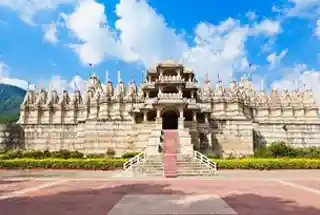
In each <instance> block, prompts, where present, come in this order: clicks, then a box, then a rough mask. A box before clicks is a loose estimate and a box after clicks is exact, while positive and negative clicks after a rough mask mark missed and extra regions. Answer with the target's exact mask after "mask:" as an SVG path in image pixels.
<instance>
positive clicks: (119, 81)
mask: <svg viewBox="0 0 320 215" xmlns="http://www.w3.org/2000/svg"><path fill="white" fill-rule="evenodd" d="M121 82H122V80H121V75H120V70H118V84H119V83H121Z"/></svg>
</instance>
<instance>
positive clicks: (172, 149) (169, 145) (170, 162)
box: [163, 131, 178, 178]
mask: <svg viewBox="0 0 320 215" xmlns="http://www.w3.org/2000/svg"><path fill="white" fill-rule="evenodd" d="M177 135H178V134H177V131H164V145H163V148H164V155H163V168H164V176H165V177H167V178H168V177H177V150H176V146H177V140H178V138H177Z"/></svg>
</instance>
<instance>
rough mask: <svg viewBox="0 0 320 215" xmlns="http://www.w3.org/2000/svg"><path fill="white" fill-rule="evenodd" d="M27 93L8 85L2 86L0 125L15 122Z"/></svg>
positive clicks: (0, 86) (0, 94) (0, 93)
mask: <svg viewBox="0 0 320 215" xmlns="http://www.w3.org/2000/svg"><path fill="white" fill-rule="evenodd" d="M25 94H26V91H25V90H23V89H21V88H19V87H16V86H11V85H7V84H0V123H5V122H6V121H10V122H12V121H13V122H15V121H16V119H17V116H19V112H20V104H21V103H22V101H23V99H24V96H25Z"/></svg>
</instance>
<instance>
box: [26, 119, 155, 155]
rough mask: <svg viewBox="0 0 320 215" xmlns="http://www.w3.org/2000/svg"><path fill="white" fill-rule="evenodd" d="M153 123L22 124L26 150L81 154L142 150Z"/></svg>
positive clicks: (120, 152) (121, 152) (117, 153)
mask: <svg viewBox="0 0 320 215" xmlns="http://www.w3.org/2000/svg"><path fill="white" fill-rule="evenodd" d="M153 127H154V123H142V124H132V122H131V121H104V122H101V121H86V123H79V124H77V125H25V126H24V139H25V148H26V149H27V150H32V149H39V150H46V149H48V150H50V151H56V150H60V149H68V150H78V151H81V152H83V153H85V154H91V153H106V152H107V151H108V149H111V150H114V151H115V152H116V155H117V156H120V155H122V154H123V153H125V152H132V151H135V152H139V151H143V150H144V148H145V147H146V145H147V142H148V140H149V135H150V132H151V130H152V128H153Z"/></svg>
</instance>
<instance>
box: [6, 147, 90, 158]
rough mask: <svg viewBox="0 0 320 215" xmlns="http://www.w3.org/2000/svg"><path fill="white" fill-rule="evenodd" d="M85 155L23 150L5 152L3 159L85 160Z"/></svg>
mask: <svg viewBox="0 0 320 215" xmlns="http://www.w3.org/2000/svg"><path fill="white" fill-rule="evenodd" d="M83 157H84V154H83V153H81V152H78V151H68V150H65V149H63V150H59V151H53V152H50V151H48V150H45V151H40V150H31V151H23V150H21V149H14V150H9V151H6V152H4V154H3V155H2V159H14V158H34V159H43V158H63V159H69V158H83Z"/></svg>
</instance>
